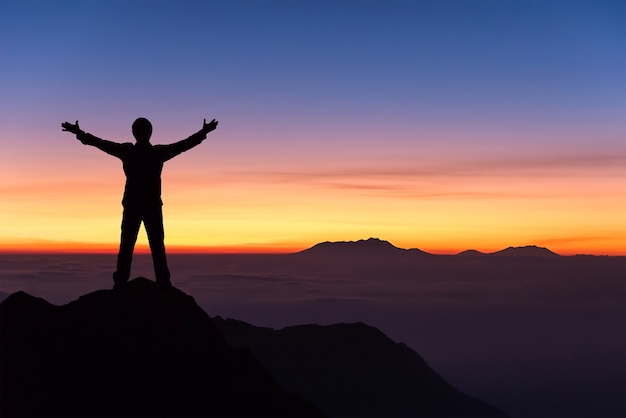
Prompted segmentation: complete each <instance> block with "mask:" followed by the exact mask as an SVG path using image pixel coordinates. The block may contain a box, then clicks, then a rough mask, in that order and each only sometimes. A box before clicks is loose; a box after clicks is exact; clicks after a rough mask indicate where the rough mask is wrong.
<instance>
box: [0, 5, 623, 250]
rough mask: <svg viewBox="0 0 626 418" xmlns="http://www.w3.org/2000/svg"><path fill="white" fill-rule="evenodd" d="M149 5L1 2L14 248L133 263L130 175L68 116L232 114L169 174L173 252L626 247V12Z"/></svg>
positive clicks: (4, 205) (3, 224)
mask: <svg viewBox="0 0 626 418" xmlns="http://www.w3.org/2000/svg"><path fill="white" fill-rule="evenodd" d="M146 4H149V3H144V2H98V1H93V2H71V1H70V2H59V3H56V2H55V4H54V6H52V5H49V3H48V2H27V3H23V2H17V1H3V2H2V4H1V5H0V8H1V13H0V16H1V17H0V38H1V39H2V48H1V52H0V54H1V55H0V57H1V61H2V67H1V69H0V75H1V78H0V88H1V91H2V99H1V106H2V108H1V111H0V123H1V126H2V129H1V131H0V143H1V144H2V149H3V151H2V154H1V155H0V251H2V252H12V251H20V252H21V251H73V252H92V251H96V252H98V251H105V252H115V251H116V250H117V245H118V243H119V231H120V220H121V213H122V207H121V197H122V192H123V187H124V174H123V171H122V167H121V163H120V162H119V160H117V159H116V158H114V157H111V156H109V155H106V154H104V153H102V152H100V151H98V150H97V149H95V148H93V147H88V146H83V145H82V144H81V143H80V142H79V141H77V140H76V139H75V138H74V136H73V135H71V134H68V133H67V132H62V131H61V122H64V121H66V120H67V121H71V122H74V121H75V120H79V121H80V124H81V127H82V128H83V129H85V130H86V131H87V132H91V133H93V134H94V135H97V136H99V137H102V138H105V139H110V140H114V141H117V142H130V141H131V140H132V135H131V132H130V126H131V124H132V121H133V120H134V119H135V118H136V117H138V116H145V117H147V118H148V119H150V120H151V121H152V123H153V125H154V134H153V139H152V142H153V143H155V144H158V143H170V142H173V141H177V140H180V139H183V138H186V137H187V136H189V135H190V134H192V133H193V132H196V131H197V130H198V129H200V128H201V126H202V120H203V119H204V118H207V119H211V118H216V119H218V120H219V127H218V129H217V130H216V131H215V132H212V133H210V134H209V136H208V138H207V140H206V141H205V142H204V143H202V144H201V145H199V146H198V147H197V148H194V149H193V150H190V151H189V152H187V153H184V154H182V155H180V156H178V157H176V158H175V159H173V160H171V161H169V162H167V163H166V164H165V167H164V170H163V175H162V178H163V201H164V208H163V211H164V218H165V220H164V224H165V236H166V240H165V242H166V246H167V248H168V251H173V252H176V251H178V252H185V251H191V252H199V251H212V252H237V251H238V252H292V251H299V250H302V249H305V248H307V247H310V246H312V245H314V244H315V243H317V242H321V241H345V240H358V239H363V238H368V237H378V238H380V239H385V240H388V241H390V242H391V243H393V244H394V245H396V246H398V247H401V248H420V249H422V250H424V251H428V252H433V253H440V254H453V253H457V252H460V251H463V250H466V249H470V248H471V249H476V250H479V251H483V252H492V251H497V250H500V249H502V248H506V247H508V246H522V245H531V244H533V245H539V246H544V247H548V248H550V249H551V250H553V251H554V252H557V253H559V254H562V255H572V254H581V253H584V254H597V255H600V254H605V255H618V254H619V255H624V254H626V216H624V213H626V141H624V137H625V134H626V131H625V129H624V127H625V126H626V123H625V122H626V100H625V97H626V85H625V84H624V77H623V74H624V73H626V71H625V70H626V30H625V26H624V23H623V19H622V18H623V16H624V7H625V6H624V3H623V2H612V1H593V2H592V1H587V2H585V1H572V2H528V1H510V2H503V3H501V2H489V1H486V2H463V1H459V2H454V1H452V2H430V1H419V2H418V1H416V2H393V1H392V2H386V1H380V2H350V1H348V2H328V3H326V2H293V3H287V2H272V1H269V2H234V4H230V3H229V2H216V3H211V2H171V3H168V2H165V3H158V5H155V6H154V7H153V8H152V9H149V10H148V9H146ZM33 5H36V7H35V6H33ZM181 5H182V6H181ZM446 5H449V6H452V5H455V6H456V8H455V7H450V8H446V7H444V6H446ZM70 12H71V17H70V16H68V13H70ZM467 14H469V15H468V16H480V17H479V18H478V17H477V18H476V19H474V18H467V17H466V15H467ZM146 15H147V16H146ZM210 16H213V17H210ZM555 16H558V17H555ZM140 17H141V19H140ZM507 19H508V20H507ZM502 21H507V22H510V23H509V24H508V26H502V25H501V24H500V22H502ZM385 22H386V23H385ZM136 24H137V25H138V24H141V25H145V26H142V27H136V26H135V25H136ZM581 28H582V29H581ZM157 45H158V46H157ZM467 51H473V52H472V53H468V52H467ZM135 53H136V54H137V55H135ZM146 246H147V239H146V237H145V231H144V230H143V229H142V230H141V231H140V235H139V241H138V249H139V250H144V251H145V250H146Z"/></svg>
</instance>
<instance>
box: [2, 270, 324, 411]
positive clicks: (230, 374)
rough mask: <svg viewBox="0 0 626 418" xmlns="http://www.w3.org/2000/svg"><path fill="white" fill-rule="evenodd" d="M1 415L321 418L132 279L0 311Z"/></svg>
mask: <svg viewBox="0 0 626 418" xmlns="http://www.w3.org/2000/svg"><path fill="white" fill-rule="evenodd" d="M0 332H1V334H0V373H1V374H0V380H1V381H2V385H1V389H0V395H1V398H0V405H1V413H2V416H320V415H322V414H321V412H320V411H319V410H318V409H317V408H316V407H314V406H313V405H312V404H310V403H308V402H306V401H304V400H302V399H300V398H298V397H296V396H294V395H290V394H288V393H286V392H284V391H283V390H282V389H281V388H280V387H279V385H278V384H277V383H276V381H275V380H274V379H273V378H272V377H271V376H270V375H269V373H268V372H267V371H266V370H265V369H264V368H263V367H262V366H261V365H260V364H259V363H258V361H257V360H256V359H255V358H253V357H252V356H251V355H250V354H248V353H247V352H246V351H242V350H235V349H232V348H231V347H230V346H228V345H227V344H226V343H225V341H224V339H223V338H222V335H221V333H220V332H219V330H218V329H217V328H216V327H215V326H214V325H213V323H212V321H211V320H210V318H209V317H208V315H207V314H206V313H205V312H204V311H203V310H202V309H200V307H198V305H196V303H195V301H194V300H193V298H192V297H190V296H188V295H186V294H184V293H183V292H181V291H179V290H175V289H174V290H172V291H171V292H168V291H163V290H161V289H160V288H158V287H157V286H156V285H155V284H154V283H153V282H151V281H149V280H147V279H143V278H138V279H135V280H133V281H131V282H130V283H129V284H128V286H127V288H126V289H124V290H123V291H119V292H118V291H112V290H101V291H97V292H94V293H90V294H88V295H85V296H83V297H81V298H79V299H78V300H76V301H74V302H71V303H69V304H67V305H64V306H60V307H58V306H54V305H51V304H49V303H47V302H46V301H45V300H43V299H38V298H34V297H32V296H29V295H28V294H26V293H23V292H18V293H15V294H13V295H11V296H9V297H8V298H7V299H6V300H5V301H4V302H2V303H1V304H0Z"/></svg>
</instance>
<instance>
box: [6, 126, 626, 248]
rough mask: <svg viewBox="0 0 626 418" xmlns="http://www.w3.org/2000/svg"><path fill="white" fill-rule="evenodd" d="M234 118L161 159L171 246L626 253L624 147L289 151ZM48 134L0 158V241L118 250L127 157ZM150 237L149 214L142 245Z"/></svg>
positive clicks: (301, 148) (9, 244) (434, 146)
mask: <svg viewBox="0 0 626 418" xmlns="http://www.w3.org/2000/svg"><path fill="white" fill-rule="evenodd" d="M227 129H228V128H227V127H224V126H220V127H219V128H218V130H216V131H215V132H213V133H211V134H210V135H209V138H208V139H207V141H205V142H204V143H203V144H201V145H199V146H198V147H197V148H195V149H193V150H191V151H189V152H188V153H185V154H183V155H181V156H178V157H177V158H175V159H174V160H171V161H169V162H167V163H166V164H165V167H164V170H163V175H162V177H163V200H164V203H165V204H164V209H163V210H164V219H165V220H164V224H165V232H166V245H167V248H168V251H170V252H202V251H207V252H293V251H299V250H302V249H305V248H308V247H310V246H312V245H314V244H316V243H318V242H322V241H350V240H359V239H365V238H369V237H378V238H380V239H385V240H388V241H390V242H391V243H393V244H394V245H396V246H398V247H401V248H420V249H422V250H424V251H428V252H433V253H439V254H454V253H457V252H460V251H463V250H466V249H476V250H479V251H483V252H492V251H497V250H500V249H502V248H506V247H508V246H523V245H539V246H544V247H548V248H550V249H551V250H553V251H555V252H557V253H559V254H562V255H572V254H597V255H625V254H626V221H624V217H623V213H624V208H626V186H625V184H626V183H625V182H624V179H625V176H624V169H623V168H622V167H623V163H624V158H623V157H621V156H619V155H617V156H615V155H603V154H597V155H595V156H594V155H593V154H589V153H585V154H578V155H577V154H571V155H563V153H561V154H558V153H556V152H552V153H550V152H548V151H545V150H544V154H543V155H542V156H537V155H534V154H529V153H527V154H526V156H524V155H523V154H522V153H519V152H518V153H510V152H509V153H508V154H506V153H504V154H503V152H502V151H500V152H498V154H497V156H491V155H490V154H489V149H487V148H486V149H484V150H482V151H481V150H479V149H474V150H473V151H472V152H470V151H467V152H464V153H458V154H457V153H454V154H452V155H449V154H450V153H447V154H446V153H445V152H444V150H441V149H440V148H441V146H440V145H438V143H437V142H432V143H431V144H430V145H425V146H424V147H423V148H422V149H421V150H420V152H415V150H414V149H412V148H408V147H407V149H397V148H396V149H388V150H382V151H372V148H373V149H375V150H377V149H382V148H379V147H371V148H366V149H363V150H362V151H359V150H349V149H341V148H342V147H341V144H339V145H338V146H337V147H336V149H334V152H333V153H332V154H329V153H328V150H327V149H315V146H314V145H310V146H309V148H308V149H307V146H304V145H302V143H300V145H299V149H298V152H297V153H296V152H294V151H293V150H286V152H291V153H292V154H291V155H293V156H294V157H293V158H292V159H293V161H292V162H290V160H289V159H287V158H286V156H285V155H281V154H280V153H279V152H265V154H264V158H262V159H259V158H257V156H258V155H259V153H260V152H261V151H260V150H257V149H254V147H250V148H248V149H246V150H244V149H242V148H241V147H240V145H239V144H241V141H236V140H233V139H231V138H229V134H228V131H227ZM180 135H181V134H179V136H180ZM50 136H51V140H53V141H58V144H57V148H55V151H54V152H57V153H58V155H57V156H55V158H57V161H56V163H55V164H54V170H51V164H50V161H49V159H50V157H51V155H50V151H49V150H47V149H42V150H39V151H38V150H36V149H33V150H29V151H28V152H27V154H28V158H26V157H23V158H19V159H16V160H14V161H7V162H6V164H3V165H2V166H1V167H0V177H1V178H3V179H7V178H11V182H10V183H5V182H3V183H2V184H0V192H1V194H2V196H3V200H2V203H1V204H0V211H1V212H2V213H3V216H2V218H3V219H5V220H8V219H10V222H6V221H3V227H2V230H1V232H0V251H2V252H11V251H20V252H21V251H28V252H41V251H44V252H45V251H72V252H93V251H95V252H101V251H105V252H115V251H116V248H117V245H118V239H119V226H120V220H121V211H122V207H121V203H120V200H121V195H122V191H123V186H124V175H123V172H122V167H121V163H120V162H119V161H118V160H117V159H115V158H113V157H111V156H108V155H106V154H104V153H102V152H100V151H98V150H96V149H95V148H92V147H86V146H83V145H82V144H80V143H79V142H78V141H76V140H75V139H74V138H73V136H72V135H70V134H67V133H64V132H61V130H60V128H59V130H58V132H57V133H53V134H51V135H50ZM183 136H184V135H183ZM105 137H106V136H105ZM372 141H376V139H370V142H372ZM307 143H310V144H314V142H307ZM491 151H492V152H493V149H492V150H491ZM298 155H300V157H298V158H296V157H295V156H298ZM301 155H305V156H306V158H303V157H302V156H301ZM16 172H19V173H21V175H20V177H18V178H16V177H15V173H16ZM146 245H147V240H146V237H145V230H144V229H143V228H142V229H141V231H140V235H139V240H138V251H145V250H146Z"/></svg>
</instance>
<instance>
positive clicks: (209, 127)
mask: <svg viewBox="0 0 626 418" xmlns="http://www.w3.org/2000/svg"><path fill="white" fill-rule="evenodd" d="M76 126H78V121H76ZM215 128H217V121H216V120H215V119H213V120H212V121H211V122H209V123H206V119H205V120H204V123H203V124H202V130H201V131H200V132H202V133H203V134H205V135H206V134H208V133H209V132H211V131H214V130H215Z"/></svg>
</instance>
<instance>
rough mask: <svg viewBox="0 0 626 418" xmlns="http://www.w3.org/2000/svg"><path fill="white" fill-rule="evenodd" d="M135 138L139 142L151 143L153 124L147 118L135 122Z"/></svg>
mask: <svg viewBox="0 0 626 418" xmlns="http://www.w3.org/2000/svg"><path fill="white" fill-rule="evenodd" d="M133 136H134V137H135V139H136V140H137V142H138V143H139V142H145V143H148V142H150V137H151V136H152V124H151V123H150V121H149V120H148V119H146V118H138V119H137V120H136V121H135V122H133Z"/></svg>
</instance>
